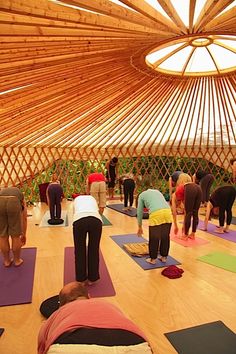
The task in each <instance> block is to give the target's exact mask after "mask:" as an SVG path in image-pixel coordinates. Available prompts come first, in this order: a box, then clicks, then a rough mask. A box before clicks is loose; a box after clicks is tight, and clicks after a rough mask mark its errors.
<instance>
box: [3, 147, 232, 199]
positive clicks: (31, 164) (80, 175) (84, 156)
mask: <svg viewBox="0 0 236 354" xmlns="http://www.w3.org/2000/svg"><path fill="white" fill-rule="evenodd" d="M167 150H168V149H167V148H165V149H164V150H162V151H160V149H159V150H158V149H157V150H156V151H154V149H153V150H152V151H146V153H143V154H142V155H139V156H133V155H132V154H130V153H129V151H128V150H127V151H124V150H123V151H122V150H120V151H117V150H112V149H111V150H109V151H97V152H95V151H91V150H90V149H89V148H88V149H85V150H82V149H68V148H64V149H58V148H25V147H24V148H19V147H18V148H10V147H8V148H6V147H5V148H1V150H0V152H1V155H0V159H1V163H0V172H1V174H0V185H1V187H4V186H11V185H14V186H19V187H20V188H21V189H22V190H23V192H24V193H25V195H26V199H27V200H28V201H39V191H38V184H39V183H44V182H48V181H50V176H51V173H52V171H56V172H57V173H58V175H59V178H60V180H61V183H62V185H63V189H64V192H65V195H66V197H70V196H71V194H72V193H73V192H81V191H82V192H84V191H85V181H86V176H87V175H88V173H90V172H91V171H93V170H94V169H98V170H100V171H102V172H105V162H106V161H107V160H108V159H110V158H112V157H113V156H117V157H118V158H119V160H120V163H119V173H120V175H121V174H123V173H125V172H128V171H133V172H134V174H135V176H136V178H138V176H147V175H149V176H151V177H152V180H153V182H154V185H155V186H156V187H157V188H159V189H160V190H161V191H162V192H163V193H165V192H166V191H167V182H166V181H167V179H168V177H169V175H170V174H171V173H173V172H174V171H175V170H176V169H181V170H183V171H184V172H188V173H190V174H191V175H192V174H193V173H194V172H196V170H197V169H199V168H203V169H206V168H207V169H209V170H210V171H211V172H213V174H214V176H215V185H216V186H217V185H220V184H221V183H222V182H223V180H224V179H225V177H229V176H230V175H231V165H230V159H231V158H233V157H234V156H235V150H233V149H230V150H229V149H223V148H221V149H217V148H214V149H212V150H210V149H209V150H208V151H205V152H204V153H203V151H202V149H200V148H199V149H198V150H197V149H196V148H195V149H194V151H192V150H191V149H189V151H186V150H183V151H181V149H178V150H175V151H174V149H173V150H169V153H168V154H167Z"/></svg>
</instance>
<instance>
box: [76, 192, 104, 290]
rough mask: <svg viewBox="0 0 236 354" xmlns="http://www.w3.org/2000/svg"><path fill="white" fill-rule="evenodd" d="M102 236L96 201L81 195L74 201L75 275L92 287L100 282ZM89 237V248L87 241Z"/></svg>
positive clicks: (77, 278) (88, 196)
mask: <svg viewBox="0 0 236 354" xmlns="http://www.w3.org/2000/svg"><path fill="white" fill-rule="evenodd" d="M101 235H102V218H101V215H100V213H99V210H98V205H97V202H96V199H95V198H94V197H92V196H91V195H80V196H78V197H76V198H75V199H74V216H73V238H74V246H75V274H76V280H77V281H79V282H87V283H88V284H89V285H92V284H93V283H94V282H96V281H98V280H99V278H100V275H99V245H100V239H101ZM87 236H88V247H86V240H87Z"/></svg>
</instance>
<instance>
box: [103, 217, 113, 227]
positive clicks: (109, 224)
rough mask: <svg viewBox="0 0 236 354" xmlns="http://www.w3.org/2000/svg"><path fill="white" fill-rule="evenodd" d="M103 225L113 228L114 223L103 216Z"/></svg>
mask: <svg viewBox="0 0 236 354" xmlns="http://www.w3.org/2000/svg"><path fill="white" fill-rule="evenodd" d="M102 224H103V226H111V225H112V223H111V222H110V221H109V220H108V219H107V218H106V217H105V215H102Z"/></svg>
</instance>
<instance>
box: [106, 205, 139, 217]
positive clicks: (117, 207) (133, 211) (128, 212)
mask: <svg viewBox="0 0 236 354" xmlns="http://www.w3.org/2000/svg"><path fill="white" fill-rule="evenodd" d="M107 208H110V209H113V210H115V211H118V212H119V213H122V214H125V215H128V216H132V217H136V216H137V210H136V208H133V207H132V209H131V210H122V209H123V208H124V204H109V205H107Z"/></svg>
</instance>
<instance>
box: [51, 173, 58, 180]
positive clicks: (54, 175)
mask: <svg viewBox="0 0 236 354" xmlns="http://www.w3.org/2000/svg"><path fill="white" fill-rule="evenodd" d="M57 181H58V175H57V173H56V172H53V174H52V182H57Z"/></svg>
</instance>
